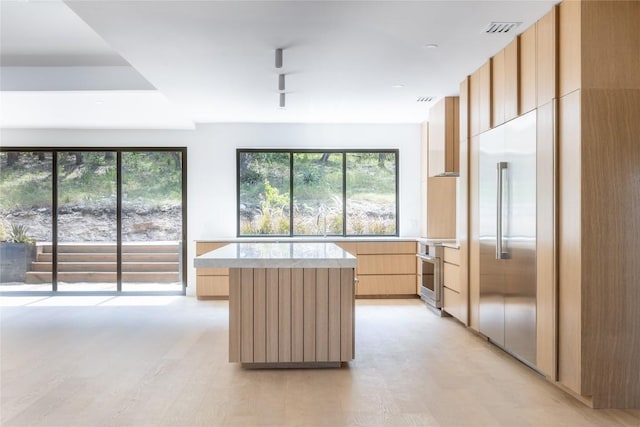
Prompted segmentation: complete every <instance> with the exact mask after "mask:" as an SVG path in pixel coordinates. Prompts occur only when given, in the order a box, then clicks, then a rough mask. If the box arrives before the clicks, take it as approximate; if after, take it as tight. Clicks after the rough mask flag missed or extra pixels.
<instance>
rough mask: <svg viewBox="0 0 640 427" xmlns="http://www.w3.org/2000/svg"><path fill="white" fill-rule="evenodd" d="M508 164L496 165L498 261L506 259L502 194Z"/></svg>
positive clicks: (499, 163)
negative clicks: (503, 241)
mask: <svg viewBox="0 0 640 427" xmlns="http://www.w3.org/2000/svg"><path fill="white" fill-rule="evenodd" d="M507 165H508V164H507V162H498V163H496V172H497V181H498V186H497V187H498V194H497V203H496V208H497V215H496V259H504V258H506V256H505V253H504V252H503V251H502V240H503V239H502V192H503V185H502V184H503V182H502V177H503V172H504V171H505V170H506V169H507V167H508V166H507Z"/></svg>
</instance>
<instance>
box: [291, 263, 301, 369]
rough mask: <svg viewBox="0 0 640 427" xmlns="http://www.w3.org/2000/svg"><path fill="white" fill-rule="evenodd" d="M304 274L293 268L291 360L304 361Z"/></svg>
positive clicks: (299, 269)
mask: <svg viewBox="0 0 640 427" xmlns="http://www.w3.org/2000/svg"><path fill="white" fill-rule="evenodd" d="M303 313H304V274H303V269H301V268H293V269H291V361H292V362H302V361H304V339H303V337H304V331H303V325H304V316H303Z"/></svg>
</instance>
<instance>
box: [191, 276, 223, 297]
mask: <svg viewBox="0 0 640 427" xmlns="http://www.w3.org/2000/svg"><path fill="white" fill-rule="evenodd" d="M196 295H197V296H198V297H227V298H228V297H229V276H199V277H196Z"/></svg>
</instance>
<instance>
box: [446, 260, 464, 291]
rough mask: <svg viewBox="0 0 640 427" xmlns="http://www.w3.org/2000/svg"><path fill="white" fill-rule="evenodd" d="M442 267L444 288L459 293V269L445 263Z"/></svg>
mask: <svg viewBox="0 0 640 427" xmlns="http://www.w3.org/2000/svg"><path fill="white" fill-rule="evenodd" d="M443 265H444V286H445V287H447V288H449V289H452V290H454V291H456V292H461V289H460V267H458V266H457V265H453V264H449V263H448V262H445V263H444V264H443Z"/></svg>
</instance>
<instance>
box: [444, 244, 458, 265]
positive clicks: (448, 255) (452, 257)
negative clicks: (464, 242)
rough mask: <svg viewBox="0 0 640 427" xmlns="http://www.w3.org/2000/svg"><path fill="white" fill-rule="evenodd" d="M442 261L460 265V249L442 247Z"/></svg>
mask: <svg viewBox="0 0 640 427" xmlns="http://www.w3.org/2000/svg"><path fill="white" fill-rule="evenodd" d="M444 262H448V263H450V264H455V265H460V249H455V248H447V247H445V248H444Z"/></svg>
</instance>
